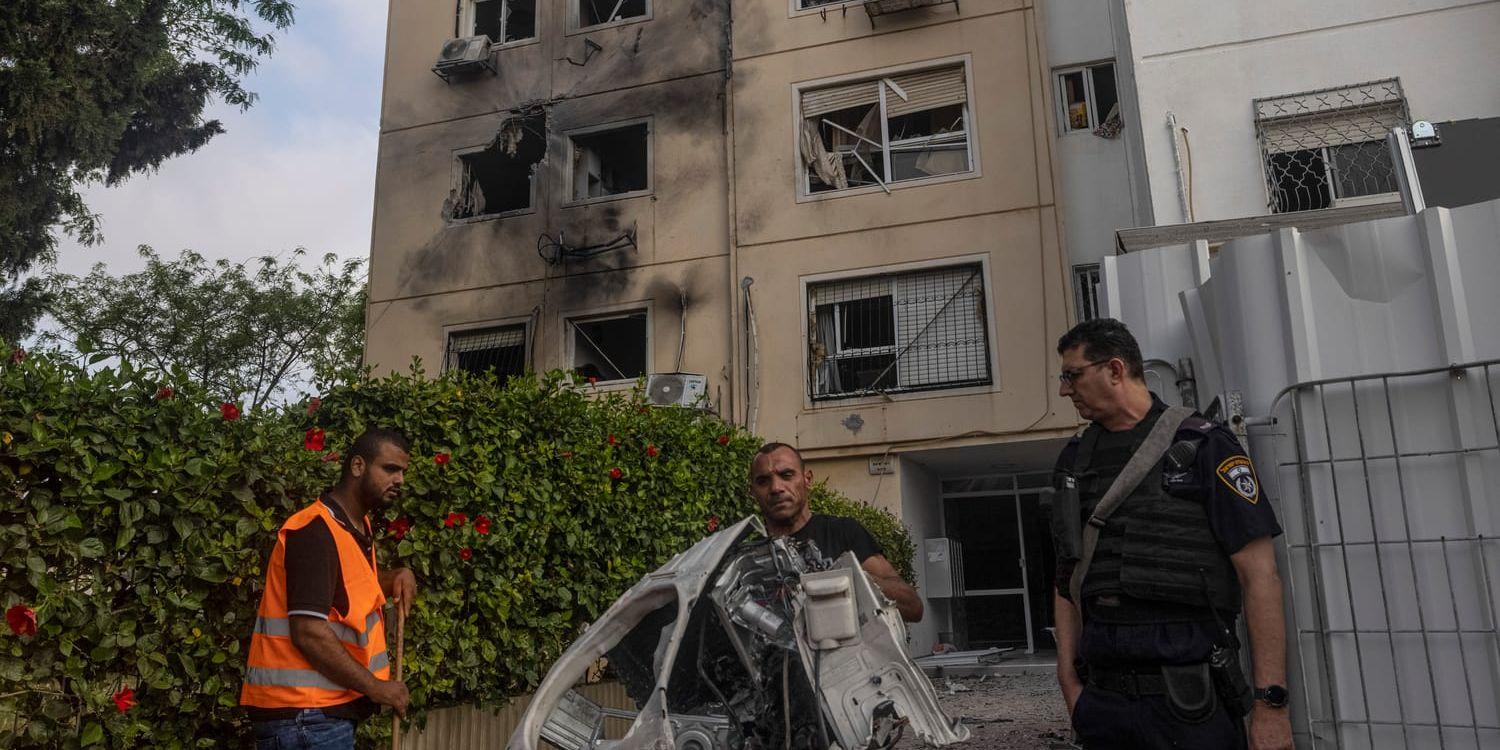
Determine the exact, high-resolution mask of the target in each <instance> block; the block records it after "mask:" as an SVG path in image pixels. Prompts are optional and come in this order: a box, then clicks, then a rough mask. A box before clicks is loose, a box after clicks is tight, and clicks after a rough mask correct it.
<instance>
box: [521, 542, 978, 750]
mask: <svg viewBox="0 0 1500 750" xmlns="http://www.w3.org/2000/svg"><path fill="white" fill-rule="evenodd" d="M823 567H824V565H823V562H822V557H821V554H820V553H818V551H817V549H816V547H814V546H813V545H812V544H811V543H805V542H793V541H790V540H786V539H768V538H766V536H765V532H764V529H763V528H762V527H761V525H760V521H759V519H756V518H747V519H745V520H743V521H741V522H739V523H738V524H736V525H734V526H732V527H730V528H728V529H726V530H724V531H721V532H719V533H717V534H714V535H713V536H710V537H708V538H707V539H705V540H703V541H702V542H699V543H698V544H697V545H695V546H694V547H693V548H691V549H689V550H688V551H686V552H684V553H682V554H680V555H678V556H677V557H675V558H673V559H672V560H671V561H670V562H668V563H667V564H666V565H665V566H663V567H662V568H661V569H660V570H658V571H656V572H654V573H652V574H650V575H648V576H646V578H644V579H642V580H641V582H640V583H638V584H636V585H635V586H634V587H632V588H631V589H630V590H629V591H627V592H626V593H625V595H624V596H622V597H620V599H619V600H618V601H616V602H615V604H614V605H613V606H611V607H610V609H609V610H608V611H607V612H606V613H605V614H604V616H602V617H601V618H600V619H599V621H598V622H596V623H594V625H593V626H591V627H590V628H589V629H588V630H587V631H585V632H584V634H583V636H581V637H580V638H579V639H578V640H577V641H576V642H574V644H573V645H572V646H571V647H570V648H569V649H568V651H567V652H566V653H564V654H563V656H562V658H561V659H559V660H558V662H557V664H556V665H554V666H553V668H552V669H551V670H550V671H549V672H548V674H547V677H546V678H545V679H544V680H543V682H542V685H541V687H540V688H538V690H537V692H536V695H535V698H534V699H533V701H532V703H531V705H530V707H529V708H528V709H527V712H526V715H525V716H524V717H523V718H522V720H521V724H520V726H519V727H518V728H517V729H516V732H515V733H514V735H512V737H511V740H510V744H509V747H510V748H511V750H533V749H534V748H537V747H539V744H538V743H539V741H540V740H541V739H542V738H543V737H545V738H546V740H547V741H548V742H551V743H553V744H555V745H557V746H558V747H561V748H563V750H630V749H634V748H642V749H644V748H650V749H651V750H663V749H665V748H677V749H679V750H683V749H691V750H770V749H771V748H786V749H788V750H790V749H791V748H809V749H810V748H820V749H821V748H829V747H838V748H846V749H847V750H855V748H861V749H862V748H881V747H889V746H891V745H893V744H894V743H895V742H896V741H897V740H898V739H899V738H900V737H901V735H902V733H903V731H904V730H905V728H906V727H910V728H912V729H913V730H914V731H915V733H916V735H917V736H918V737H919V738H920V739H921V740H922V741H923V742H926V743H927V744H929V745H933V746H944V745H949V744H953V743H955V742H959V741H962V740H964V739H966V738H967V737H968V730H967V728H965V727H963V726H962V725H960V724H958V723H957V722H955V721H952V720H950V719H948V718H947V717H946V716H944V715H943V713H942V711H941V709H940V708H939V707H938V705H937V697H936V694H935V693H934V692H933V690H932V686H931V684H930V683H928V682H927V679H926V678H925V677H924V676H923V675H922V673H921V672H920V671H919V670H918V669H917V667H916V666H915V665H914V664H913V663H912V661H911V659H910V658H908V657H907V655H906V653H905V650H904V648H903V645H902V644H903V643H904V642H905V635H906V630H905V626H904V624H903V623H902V621H901V619H900V615H899V613H898V612H897V610H896V608H895V606H894V605H893V604H892V603H891V602H890V601H888V600H887V599H885V597H884V596H883V595H882V594H881V593H880V592H879V590H878V589H876V588H875V587H874V585H873V584H872V583H871V582H870V580H869V578H868V577H867V576H866V575H865V573H864V571H863V570H861V569H860V568H859V565H858V563H857V562H856V561H855V559H854V557H853V555H845V556H844V557H843V558H841V559H839V560H837V561H835V562H834V563H833V564H832V566H830V567H828V568H827V569H824V570H820V568H823ZM601 657H607V658H608V659H609V661H610V664H611V667H612V668H614V669H615V670H616V671H617V673H618V675H619V677H620V678H621V680H622V681H623V682H624V684H625V687H626V689H627V691H628V692H629V693H630V694H631V696H632V698H633V699H634V700H635V701H636V703H637V705H638V706H639V710H638V711H637V712H635V713H634V714H633V715H629V716H628V718H629V719H630V720H631V725H630V727H629V729H628V730H627V731H626V732H625V733H624V735H623V736H621V737H618V738H606V737H604V736H603V735H604V730H603V724H604V719H605V718H607V717H609V716H612V715H620V712H618V711H612V710H610V709H604V708H600V707H599V706H597V705H595V704H592V703H591V702H589V701H587V700H586V699H582V698H581V697H580V696H577V694H576V693H573V692H572V686H573V685H574V684H576V683H577V682H578V681H579V680H580V678H581V677H582V676H583V674H584V672H585V671H586V670H587V669H588V667H589V666H590V665H591V664H594V663H595V662H596V661H597V660H598V659H599V658H601Z"/></svg>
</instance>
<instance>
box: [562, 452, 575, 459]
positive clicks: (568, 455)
mask: <svg viewBox="0 0 1500 750" xmlns="http://www.w3.org/2000/svg"><path fill="white" fill-rule="evenodd" d="M562 457H563V458H568V459H571V458H573V451H563V452H562Z"/></svg>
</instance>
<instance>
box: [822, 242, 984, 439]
mask: <svg viewBox="0 0 1500 750" xmlns="http://www.w3.org/2000/svg"><path fill="white" fill-rule="evenodd" d="M976 264H977V265H978V266H979V276H980V284H981V287H980V288H981V293H982V294H983V295H984V335H985V352H986V366H987V367H988V369H989V374H990V382H988V383H983V384H978V385H956V386H951V387H945V386H938V387H935V388H928V389H921V390H910V391H893V392H886V393H884V394H880V393H875V394H869V395H857V394H851V395H830V396H823V397H819V398H813V380H812V379H813V371H812V361H811V360H812V357H811V356H809V354H810V352H811V351H812V330H811V328H812V326H813V325H815V323H814V322H813V320H812V316H811V315H809V314H808V313H809V311H810V310H811V299H812V290H813V287H816V286H820V285H823V284H835V283H838V282H842V281H852V280H855V279H861V278H868V277H871V276H883V275H889V276H891V277H893V283H894V277H896V276H901V275H906V274H913V273H922V272H925V271H941V270H944V269H948V268H956V267H959V266H969V265H976ZM990 265H991V264H990V254H989V253H983V252H981V253H969V254H965V255H954V256H947V257H943V258H932V259H928V260H920V261H913V262H909V263H895V264H890V265H885V266H873V267H867V268H855V269H848V270H842V271H830V272H827V273H817V274H810V275H807V276H803V277H801V278H800V279H799V280H798V281H799V284H800V285H801V295H800V297H801V299H800V304H801V308H800V309H801V310H802V311H803V312H802V313H801V315H800V317H801V318H802V324H801V326H800V327H801V329H802V349H801V355H800V357H799V358H800V359H801V360H802V365H801V367H802V382H801V389H802V410H803V411H818V410H827V409H848V408H851V407H856V408H857V407H863V406H867V405H871V404H886V403H890V402H892V401H920V400H926V399H933V398H954V397H959V396H969V395H978V394H987V393H996V392H998V391H1000V390H1001V389H1002V380H1003V379H1002V377H1001V371H1000V348H999V346H998V344H999V342H998V340H997V337H998V335H999V331H998V323H997V320H996V315H997V314H998V309H999V305H998V304H997V303H996V302H995V297H994V284H993V280H992V277H991V273H990V270H991V269H990ZM891 302H892V305H894V304H895V297H894V296H893V297H892V300H891ZM896 331H897V334H896V335H897V336H898V337H899V335H900V333H899V329H896ZM896 351H897V352H899V351H900V349H899V347H898V348H897V349H896ZM898 366H899V365H898Z"/></svg>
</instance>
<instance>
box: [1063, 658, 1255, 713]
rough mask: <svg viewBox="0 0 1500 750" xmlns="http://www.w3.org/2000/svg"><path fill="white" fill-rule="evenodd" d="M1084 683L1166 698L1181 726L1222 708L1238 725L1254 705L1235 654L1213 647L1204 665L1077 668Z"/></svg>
mask: <svg viewBox="0 0 1500 750" xmlns="http://www.w3.org/2000/svg"><path fill="white" fill-rule="evenodd" d="M1079 672H1080V676H1082V677H1083V681H1084V684H1086V685H1088V686H1089V687H1092V688H1097V689H1099V690H1108V691H1110V692H1112V693H1119V694H1121V695H1125V696H1128V697H1130V698H1132V699H1139V698H1143V697H1147V696H1157V695H1160V696H1164V697H1165V698H1166V703H1167V708H1168V710H1169V711H1170V712H1171V714H1172V717H1173V718H1175V719H1177V720H1178V721H1180V722H1183V723H1185V724H1198V723H1202V722H1205V721H1208V720H1209V719H1210V718H1211V717H1212V716H1213V715H1214V713H1216V712H1217V711H1218V710H1219V706H1220V705H1223V707H1224V710H1225V711H1227V712H1228V713H1229V716H1230V718H1231V719H1233V720H1234V721H1235V722H1236V723H1238V722H1240V721H1241V720H1243V718H1244V716H1245V715H1246V714H1248V713H1250V708H1251V706H1252V705H1253V703H1252V698H1251V692H1250V685H1249V683H1247V682H1246V681H1245V673H1244V672H1242V671H1241V670H1240V660H1239V650H1238V649H1229V648H1223V647H1215V648H1214V650H1213V651H1212V652H1211V653H1210V654H1209V658H1208V660H1207V661H1202V662H1198V663H1197V664H1162V665H1157V666H1149V665H1143V666H1134V667H1124V666H1092V665H1087V664H1085V665H1082V666H1081V667H1080V668H1079Z"/></svg>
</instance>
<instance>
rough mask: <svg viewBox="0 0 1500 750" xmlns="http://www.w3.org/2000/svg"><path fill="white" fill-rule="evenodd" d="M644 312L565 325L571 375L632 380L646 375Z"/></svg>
mask: <svg viewBox="0 0 1500 750" xmlns="http://www.w3.org/2000/svg"><path fill="white" fill-rule="evenodd" d="M647 324H648V318H647V314H646V311H645V310H631V311H629V312H625V313H617V314H614V315H608V316H600V317H593V318H585V319H576V320H569V321H568V331H569V339H570V344H571V348H572V362H571V363H570V366H571V367H572V368H573V371H574V372H576V373H578V374H579V375H581V376H583V377H584V378H598V379H599V380H634V379H636V378H638V377H641V376H642V375H645V374H646V371H647V366H648V365H647V359H648V357H647V351H648V349H649V342H648V338H649V337H648V335H647Z"/></svg>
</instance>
